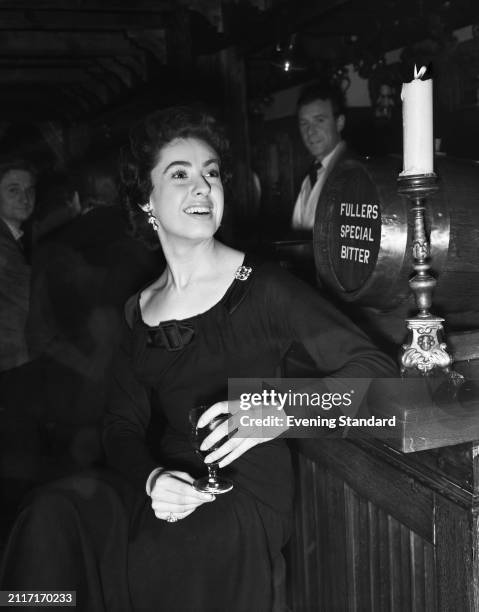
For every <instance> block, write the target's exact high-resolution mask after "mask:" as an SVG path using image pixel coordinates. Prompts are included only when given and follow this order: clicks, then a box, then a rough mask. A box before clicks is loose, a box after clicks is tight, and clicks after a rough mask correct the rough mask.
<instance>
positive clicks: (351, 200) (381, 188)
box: [313, 156, 479, 329]
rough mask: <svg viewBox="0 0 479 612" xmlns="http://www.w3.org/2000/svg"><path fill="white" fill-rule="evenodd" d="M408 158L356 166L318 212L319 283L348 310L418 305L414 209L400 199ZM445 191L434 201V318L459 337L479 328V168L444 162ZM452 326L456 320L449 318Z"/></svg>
mask: <svg viewBox="0 0 479 612" xmlns="http://www.w3.org/2000/svg"><path fill="white" fill-rule="evenodd" d="M400 170H401V159H400V157H396V156H390V157H385V158H381V159H370V160H364V161H355V160H348V161H346V162H344V163H343V164H342V165H341V167H340V168H338V169H337V170H335V171H334V174H333V175H332V176H331V177H330V181H328V184H327V188H325V189H323V192H322V194H321V197H320V199H319V202H318V207H317V210H316V220H315V226H314V233H313V250H314V258H315V266H316V270H317V275H318V280H319V282H320V283H322V284H324V285H326V286H327V287H328V288H329V289H330V290H331V291H332V292H333V293H334V294H335V295H337V296H338V297H339V298H340V299H341V300H343V301H345V302H350V303H355V304H358V306H366V307H374V308H376V309H379V310H382V311H388V310H393V309H398V308H399V309H400V308H401V307H406V305H407V304H408V303H411V297H410V290H409V285H408V279H409V278H410V277H411V276H412V274H413V267H412V263H413V260H412V253H411V241H412V235H413V227H412V219H411V215H410V214H408V211H409V208H410V206H411V205H410V203H409V202H408V201H407V200H406V199H405V198H403V197H401V196H399V194H398V193H397V184H396V180H397V177H398V173H399V171H400ZM436 173H437V175H438V178H439V190H438V191H437V193H435V194H434V195H433V196H431V197H430V198H429V199H428V200H427V210H426V226H427V232H428V235H429V237H430V242H431V266H432V268H431V271H432V273H433V274H434V276H435V277H436V278H437V281H438V282H437V286H436V290H435V292H434V295H433V307H432V309H431V310H432V311H433V312H434V313H435V314H440V315H448V314H449V315H450V314H451V313H452V314H453V316H452V320H453V321H454V322H455V323H454V327H456V328H458V329H470V328H472V329H474V328H479V164H477V163H475V162H472V161H465V160H457V159H452V158H446V157H438V158H437V159H436ZM449 318H451V316H449Z"/></svg>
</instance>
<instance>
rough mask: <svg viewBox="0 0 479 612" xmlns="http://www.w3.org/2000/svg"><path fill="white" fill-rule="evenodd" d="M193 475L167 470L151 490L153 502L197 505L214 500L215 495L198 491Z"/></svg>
mask: <svg viewBox="0 0 479 612" xmlns="http://www.w3.org/2000/svg"><path fill="white" fill-rule="evenodd" d="M192 483H193V477H192V476H190V475H189V474H187V473H186V472H177V471H171V472H169V471H165V472H163V473H162V474H160V476H158V478H157V479H156V482H155V484H154V486H153V490H152V492H151V495H150V497H151V499H152V502H157V503H158V502H162V503H166V504H169V505H174V506H175V507H178V506H189V507H193V506H194V507H197V506H199V505H200V504H203V503H205V502H209V501H213V500H214V499H215V497H214V495H211V494H210V493H202V492H201V491H197V490H196V489H195V488H194V487H193V486H192Z"/></svg>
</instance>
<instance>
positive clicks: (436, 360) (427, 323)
mask: <svg viewBox="0 0 479 612" xmlns="http://www.w3.org/2000/svg"><path fill="white" fill-rule="evenodd" d="M443 322H444V319H443V318H441V317H436V316H434V315H432V314H429V315H428V316H417V317H413V318H411V319H406V323H407V328H408V330H410V332H412V333H411V334H410V336H411V338H410V341H409V342H408V343H406V344H403V345H402V351H401V356H400V363H401V376H408V375H411V374H416V375H420V376H429V375H431V374H433V373H434V371H436V372H437V371H438V370H441V371H442V372H443V373H444V374H445V375H446V376H447V377H448V378H450V379H451V380H452V382H453V383H454V384H461V383H462V381H463V377H462V376H461V374H458V373H457V372H455V371H454V370H453V369H452V368H451V366H452V363H453V359H452V357H451V355H450V354H449V353H448V351H447V345H446V343H445V342H444V328H443V326H442V324H443Z"/></svg>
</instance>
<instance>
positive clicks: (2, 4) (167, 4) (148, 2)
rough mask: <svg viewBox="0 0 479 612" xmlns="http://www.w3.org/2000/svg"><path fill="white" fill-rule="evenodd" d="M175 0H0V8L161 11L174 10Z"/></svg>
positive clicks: (128, 11) (132, 11) (129, 11)
mask: <svg viewBox="0 0 479 612" xmlns="http://www.w3.org/2000/svg"><path fill="white" fill-rule="evenodd" d="M177 4H178V2H177V0H135V1H134V2H132V0H101V2H99V0H0V8H2V9H12V10H19V9H24V10H31V11H38V10H60V11H79V10H82V11H97V12H100V13H101V12H102V11H103V12H104V11H123V12H127V13H135V12H138V11H151V12H152V13H163V12H165V11H173V10H175V8H176V6H177Z"/></svg>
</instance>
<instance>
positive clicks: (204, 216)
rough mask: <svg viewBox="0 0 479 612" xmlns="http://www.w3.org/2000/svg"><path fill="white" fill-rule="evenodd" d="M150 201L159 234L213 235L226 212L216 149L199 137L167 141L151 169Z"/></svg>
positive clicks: (195, 237) (200, 236)
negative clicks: (158, 225) (151, 186)
mask: <svg viewBox="0 0 479 612" xmlns="http://www.w3.org/2000/svg"><path fill="white" fill-rule="evenodd" d="M151 180H152V184H153V191H152V193H151V196H150V201H151V203H152V205H153V214H154V215H155V216H156V218H157V220H158V222H159V224H160V229H159V230H158V231H159V236H160V238H162V237H163V236H165V235H168V234H169V235H174V236H178V237H182V238H189V239H193V240H195V239H196V240H198V239H200V240H201V239H207V238H211V237H212V236H213V234H214V233H215V232H216V230H217V229H218V227H219V225H220V223H221V218H222V216H223V185H222V183H221V178H220V168H219V159H218V155H217V153H216V152H215V151H214V150H213V149H212V148H211V147H210V146H209V145H208V144H207V143H206V142H204V141H202V140H198V139H196V138H177V139H175V140H172V141H171V142H169V143H168V144H167V145H165V146H164V147H163V148H162V149H161V151H160V155H159V158H158V163H157V164H156V166H155V167H154V168H153V170H152V171H151Z"/></svg>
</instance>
